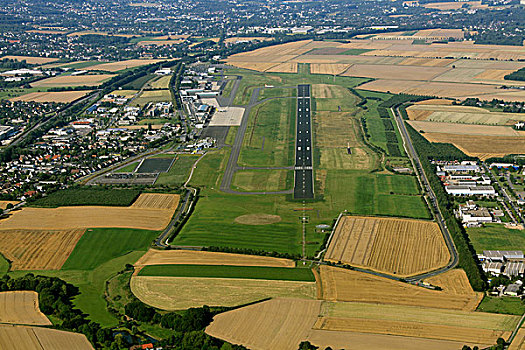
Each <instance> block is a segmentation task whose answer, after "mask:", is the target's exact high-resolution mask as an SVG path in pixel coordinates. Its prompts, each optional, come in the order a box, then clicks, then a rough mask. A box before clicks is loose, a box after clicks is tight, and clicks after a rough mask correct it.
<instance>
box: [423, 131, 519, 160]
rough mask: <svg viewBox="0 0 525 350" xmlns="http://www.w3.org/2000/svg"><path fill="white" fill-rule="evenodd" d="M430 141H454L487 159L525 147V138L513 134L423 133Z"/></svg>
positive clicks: (455, 143) (469, 153) (467, 150)
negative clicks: (481, 135)
mask: <svg viewBox="0 0 525 350" xmlns="http://www.w3.org/2000/svg"><path fill="white" fill-rule="evenodd" d="M423 136H425V138H426V139H427V140H429V141H430V142H444V143H452V144H453V145H454V146H456V147H457V148H459V149H460V150H462V151H463V152H465V153H466V154H467V155H469V156H473V157H478V158H479V159H481V160H485V159H488V158H491V157H503V156H505V155H507V154H513V153H516V151H517V150H522V149H525V138H523V137H512V136H510V137H509V136H483V137H480V136H479V135H465V134H447V133H425V134H423Z"/></svg>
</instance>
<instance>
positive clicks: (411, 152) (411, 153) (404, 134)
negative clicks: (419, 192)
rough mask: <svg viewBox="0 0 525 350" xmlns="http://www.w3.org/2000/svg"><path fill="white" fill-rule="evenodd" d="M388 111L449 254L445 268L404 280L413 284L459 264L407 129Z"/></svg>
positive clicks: (399, 119) (402, 122)
mask: <svg viewBox="0 0 525 350" xmlns="http://www.w3.org/2000/svg"><path fill="white" fill-rule="evenodd" d="M390 110H391V111H392V114H393V115H394V118H395V120H396V124H397V127H398V129H399V131H400V132H401V138H402V139H403V146H404V148H405V151H406V152H407V155H408V157H409V158H410V161H411V162H412V165H413V167H414V169H415V170H416V174H417V177H418V179H419V182H420V184H421V187H422V188H423V189H424V191H425V192H426V194H427V195H428V200H429V203H430V205H431V206H432V211H433V212H434V214H435V216H436V221H437V223H438V225H439V227H440V229H441V233H442V234H443V238H444V239H445V243H446V244H447V248H448V250H449V252H450V261H449V263H448V264H447V266H445V267H442V268H440V269H438V270H434V271H430V272H427V273H423V274H420V275H417V276H412V277H409V278H406V280H407V281H409V282H413V281H418V280H422V279H425V278H428V277H432V276H435V275H438V274H440V273H443V272H446V271H448V270H451V269H453V268H454V267H456V265H457V264H458V262H459V256H458V253H457V251H456V246H455V245H454V241H453V239H452V236H451V235H450V232H449V230H448V228H447V226H446V224H445V220H444V219H443V215H442V214H441V210H440V209H439V205H438V201H437V198H436V195H435V193H434V191H433V190H432V187H430V182H429V181H428V178H427V175H426V174H425V171H424V170H423V167H422V166H421V160H420V159H419V156H418V154H417V152H416V149H415V148H414V145H413V144H412V140H411V139H410V135H409V134H408V131H407V128H406V126H405V122H404V120H403V119H402V118H401V114H400V113H399V111H398V110H397V109H395V110H394V109H393V108H391V109H390Z"/></svg>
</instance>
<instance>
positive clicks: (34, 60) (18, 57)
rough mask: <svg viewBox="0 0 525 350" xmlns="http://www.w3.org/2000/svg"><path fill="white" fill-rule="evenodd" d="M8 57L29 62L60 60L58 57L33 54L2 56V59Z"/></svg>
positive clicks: (42, 62) (44, 62)
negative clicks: (35, 55) (34, 55)
mask: <svg viewBox="0 0 525 350" xmlns="http://www.w3.org/2000/svg"><path fill="white" fill-rule="evenodd" d="M6 58H8V59H10V60H16V61H26V62H27V63H28V64H46V63H51V62H55V61H58V58H49V57H33V56H2V57H0V60H5V59H6Z"/></svg>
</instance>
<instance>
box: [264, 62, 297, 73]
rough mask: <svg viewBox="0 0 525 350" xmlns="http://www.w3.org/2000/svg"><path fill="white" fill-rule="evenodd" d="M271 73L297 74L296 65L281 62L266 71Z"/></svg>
mask: <svg viewBox="0 0 525 350" xmlns="http://www.w3.org/2000/svg"><path fill="white" fill-rule="evenodd" d="M266 72H273V73H297V63H295V62H283V63H281V64H278V65H276V66H273V67H271V68H269V69H267V70H266Z"/></svg>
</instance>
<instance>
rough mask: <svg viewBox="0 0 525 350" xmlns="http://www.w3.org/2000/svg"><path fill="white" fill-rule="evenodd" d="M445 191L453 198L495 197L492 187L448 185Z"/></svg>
mask: <svg viewBox="0 0 525 350" xmlns="http://www.w3.org/2000/svg"><path fill="white" fill-rule="evenodd" d="M445 191H446V192H447V193H448V194H451V195H454V196H497V194H496V190H495V189H494V187H492V186H476V185H449V186H445Z"/></svg>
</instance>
